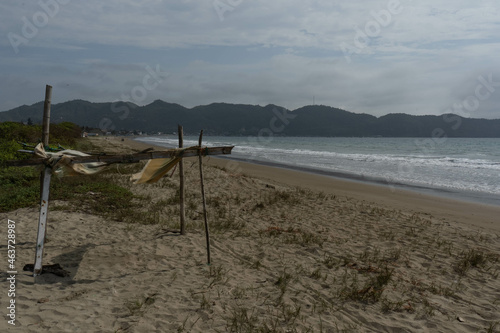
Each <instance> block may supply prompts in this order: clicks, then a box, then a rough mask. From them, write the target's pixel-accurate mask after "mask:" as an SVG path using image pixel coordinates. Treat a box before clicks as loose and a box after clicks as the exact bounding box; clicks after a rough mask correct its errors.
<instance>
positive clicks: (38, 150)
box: [34, 143, 187, 184]
mask: <svg viewBox="0 0 500 333" xmlns="http://www.w3.org/2000/svg"><path fill="white" fill-rule="evenodd" d="M185 149H187V148H185ZM182 150H184V149H182ZM34 153H35V155H36V156H38V157H42V158H48V159H49V160H48V163H49V165H50V166H51V167H52V172H53V173H54V174H55V175H57V176H60V177H64V176H74V175H77V174H82V175H93V174H96V173H98V172H101V171H103V170H105V169H106V167H107V164H106V163H103V162H93V163H75V164H72V163H71V161H72V158H73V157H75V156H90V155H89V154H85V153H82V152H81V151H77V150H70V149H67V150H62V151H58V152H55V153H53V152H46V151H45V149H44V147H43V145H42V144H41V143H39V144H38V145H37V146H36V147H35V149H34ZM181 155H182V154H181ZM181 159H182V157H181V156H178V157H174V158H158V159H153V160H149V161H148V163H146V165H145V166H144V168H143V169H142V170H141V171H140V172H138V173H136V174H133V175H132V176H131V177H130V180H131V181H133V182H134V184H145V183H147V184H150V183H156V182H157V181H159V180H160V179H161V178H162V177H163V176H164V175H165V174H166V173H167V172H169V171H170V170H172V168H173V167H174V166H175V165H176V164H177V163H179V162H180V160H181Z"/></svg>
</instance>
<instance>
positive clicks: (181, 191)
mask: <svg viewBox="0 0 500 333" xmlns="http://www.w3.org/2000/svg"><path fill="white" fill-rule="evenodd" d="M177 131H178V132H179V148H183V147H184V131H183V128H182V126H181V125H178V129H177ZM179 182H180V187H179V197H180V210H181V212H180V214H181V216H180V218H181V235H185V234H186V211H185V204H184V200H185V192H184V190H185V186H184V162H183V160H182V159H181V161H180V162H179Z"/></svg>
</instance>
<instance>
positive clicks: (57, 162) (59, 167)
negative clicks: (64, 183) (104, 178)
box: [34, 143, 106, 177]
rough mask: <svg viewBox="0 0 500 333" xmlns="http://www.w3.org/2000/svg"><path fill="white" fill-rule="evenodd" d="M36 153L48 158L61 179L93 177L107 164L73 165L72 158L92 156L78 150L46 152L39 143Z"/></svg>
mask: <svg viewBox="0 0 500 333" xmlns="http://www.w3.org/2000/svg"><path fill="white" fill-rule="evenodd" d="M34 153H35V155H36V156H38V157H42V158H48V159H49V161H48V162H49V164H50V166H51V167H52V172H53V173H54V174H55V175H57V176H60V177H64V176H74V175H77V174H83V175H93V174H95V173H98V172H101V171H103V170H104V169H106V163H103V162H93V163H78V164H71V160H72V157H75V156H90V155H89V154H85V153H82V152H81V151H78V150H71V149H66V150H61V151H58V152H46V151H45V149H44V147H43V144H42V143H39V144H38V145H36V147H35V149H34Z"/></svg>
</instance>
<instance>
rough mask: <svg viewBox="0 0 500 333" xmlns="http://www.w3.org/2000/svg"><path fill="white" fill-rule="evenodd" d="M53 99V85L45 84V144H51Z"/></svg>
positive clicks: (43, 131)
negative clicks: (50, 130)
mask: <svg viewBox="0 0 500 333" xmlns="http://www.w3.org/2000/svg"><path fill="white" fill-rule="evenodd" d="M51 101H52V86H49V85H46V86H45V103H44V104H43V130H42V142H43V145H44V146H48V145H49V127H50V104H51Z"/></svg>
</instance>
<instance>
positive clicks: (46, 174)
mask: <svg viewBox="0 0 500 333" xmlns="http://www.w3.org/2000/svg"><path fill="white" fill-rule="evenodd" d="M51 99H52V87H51V86H49V85H47V86H46V87H45V103H44V106H43V126H42V143H43V145H44V147H47V146H48V145H49V128H50V103H51ZM51 176H52V169H51V168H50V167H49V166H46V167H45V169H44V170H43V171H42V174H41V178H40V179H41V186H40V217H39V219H38V234H37V239H36V251H35V252H36V253H35V265H34V268H33V276H37V275H40V274H42V267H43V266H42V260H43V246H44V244H45V236H46V231H47V214H48V211H49V192H50V178H51Z"/></svg>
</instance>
